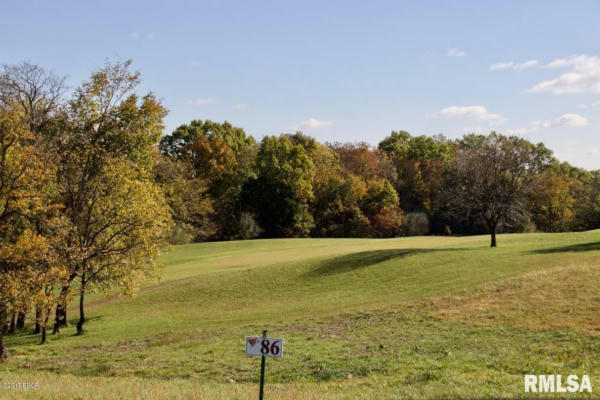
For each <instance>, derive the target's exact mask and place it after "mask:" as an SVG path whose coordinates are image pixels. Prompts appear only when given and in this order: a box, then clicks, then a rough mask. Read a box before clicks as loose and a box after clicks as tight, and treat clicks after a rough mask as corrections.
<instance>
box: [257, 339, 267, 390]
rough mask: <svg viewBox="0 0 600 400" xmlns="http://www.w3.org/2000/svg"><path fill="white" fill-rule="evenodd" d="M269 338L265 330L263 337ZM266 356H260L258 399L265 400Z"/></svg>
mask: <svg viewBox="0 0 600 400" xmlns="http://www.w3.org/2000/svg"><path fill="white" fill-rule="evenodd" d="M266 338H267V331H263V339H266ZM265 361H266V358H265V356H262V357H261V358H260V392H258V400H263V390H264V386H265Z"/></svg>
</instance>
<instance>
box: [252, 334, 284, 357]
mask: <svg viewBox="0 0 600 400" xmlns="http://www.w3.org/2000/svg"><path fill="white" fill-rule="evenodd" d="M246 355H247V356H265V357H281V356H283V339H273V338H263V337H260V336H258V337H254V336H246Z"/></svg>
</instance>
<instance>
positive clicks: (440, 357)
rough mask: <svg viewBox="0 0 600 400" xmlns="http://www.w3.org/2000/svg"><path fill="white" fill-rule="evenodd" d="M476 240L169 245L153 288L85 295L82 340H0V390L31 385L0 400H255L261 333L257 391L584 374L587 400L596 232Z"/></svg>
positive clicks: (599, 331) (597, 370) (476, 388)
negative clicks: (253, 338) (266, 354)
mask: <svg viewBox="0 0 600 400" xmlns="http://www.w3.org/2000/svg"><path fill="white" fill-rule="evenodd" d="M487 246H488V237H487V236H478V237H465V238H448V237H418V238H399V239H389V240H368V239H280V240H256V241H246V242H222V243H205V244H196V245H187V246H179V247H176V248H173V249H172V250H171V251H169V252H168V253H166V254H165V255H164V257H163V258H164V262H165V265H166V268H165V273H164V279H163V280H162V281H161V282H160V283H158V285H155V284H149V285H147V286H146V287H145V288H144V289H143V290H142V291H141V292H140V293H139V294H138V296H137V297H135V298H126V299H112V300H111V301H106V302H99V301H97V299H92V301H93V302H94V303H93V304H91V305H90V308H89V310H88V315H89V322H88V323H87V324H86V333H85V335H83V336H75V335H74V331H75V329H74V327H69V328H67V329H64V330H63V332H62V333H61V334H60V335H56V336H50V340H49V343H47V344H46V345H44V346H40V345H38V341H39V339H38V337H36V336H33V335H31V334H30V330H28V331H27V332H24V333H22V334H19V335H17V336H13V337H8V338H7V345H8V347H9V351H10V353H11V358H10V360H9V361H8V362H7V363H5V364H2V365H0V374H1V376H2V379H1V381H2V382H13V381H18V382H22V381H28V382H38V383H39V384H40V387H39V389H29V390H16V389H3V388H1V387H0V398H5V397H6V398H23V397H25V398H27V397H28V398H49V399H62V398H105V399H112V398H207V399H219V398H220V399H231V398H239V399H246V398H256V397H257V390H258V387H257V382H258V372H259V364H260V360H259V359H258V358H248V357H246V356H245V355H244V338H245V336H246V335H257V334H260V333H261V332H262V330H263V329H267V330H268V331H269V334H270V335H271V336H275V337H283V338H284V339H285V350H284V354H285V355H284V358H283V359H277V360H273V359H269V360H268V361H267V388H266V398H273V399H275V398H277V399H279V398H289V399H296V398H313V399H321V398H324V399H354V398H378V399H385V398H448V397H455V398H456V397H462V398H482V397H488V398H498V397H506V398H524V397H526V394H525V393H524V389H523V388H524V385H523V375H524V374H561V375H568V374H577V375H582V374H589V375H590V377H591V379H592V386H593V388H594V392H596V391H600V356H599V354H600V336H599V335H600V290H599V289H598V288H599V287H600V285H599V283H600V274H599V273H600V231H592V232H585V233H568V234H513V235H501V236H499V246H500V247H498V248H496V249H490V248H489V247H487ZM70 316H71V317H76V315H75V313H74V312H73V313H71V315H70ZM536 396H537V397H536ZM562 396H563V397H564V396H565V395H564V394H562ZM568 396H569V397H573V398H576V397H581V396H588V397H593V396H594V393H592V394H591V395H590V394H587V393H583V394H571V393H568ZM529 397H532V398H540V397H539V395H529ZM545 397H547V395H545Z"/></svg>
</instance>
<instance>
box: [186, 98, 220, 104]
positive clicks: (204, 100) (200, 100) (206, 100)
mask: <svg viewBox="0 0 600 400" xmlns="http://www.w3.org/2000/svg"><path fill="white" fill-rule="evenodd" d="M188 104H190V105H193V106H205V105H207V104H217V99H214V98H212V97H205V98H202V97H198V98H197V99H190V100H188Z"/></svg>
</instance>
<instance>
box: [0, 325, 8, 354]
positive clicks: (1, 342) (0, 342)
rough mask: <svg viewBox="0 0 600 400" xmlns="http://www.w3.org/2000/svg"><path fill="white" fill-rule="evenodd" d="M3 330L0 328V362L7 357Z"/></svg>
mask: <svg viewBox="0 0 600 400" xmlns="http://www.w3.org/2000/svg"><path fill="white" fill-rule="evenodd" d="M3 338H4V332H2V330H1V329H0V362H2V361H4V360H6V359H7V358H8V351H7V350H6V347H4V340H3Z"/></svg>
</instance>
